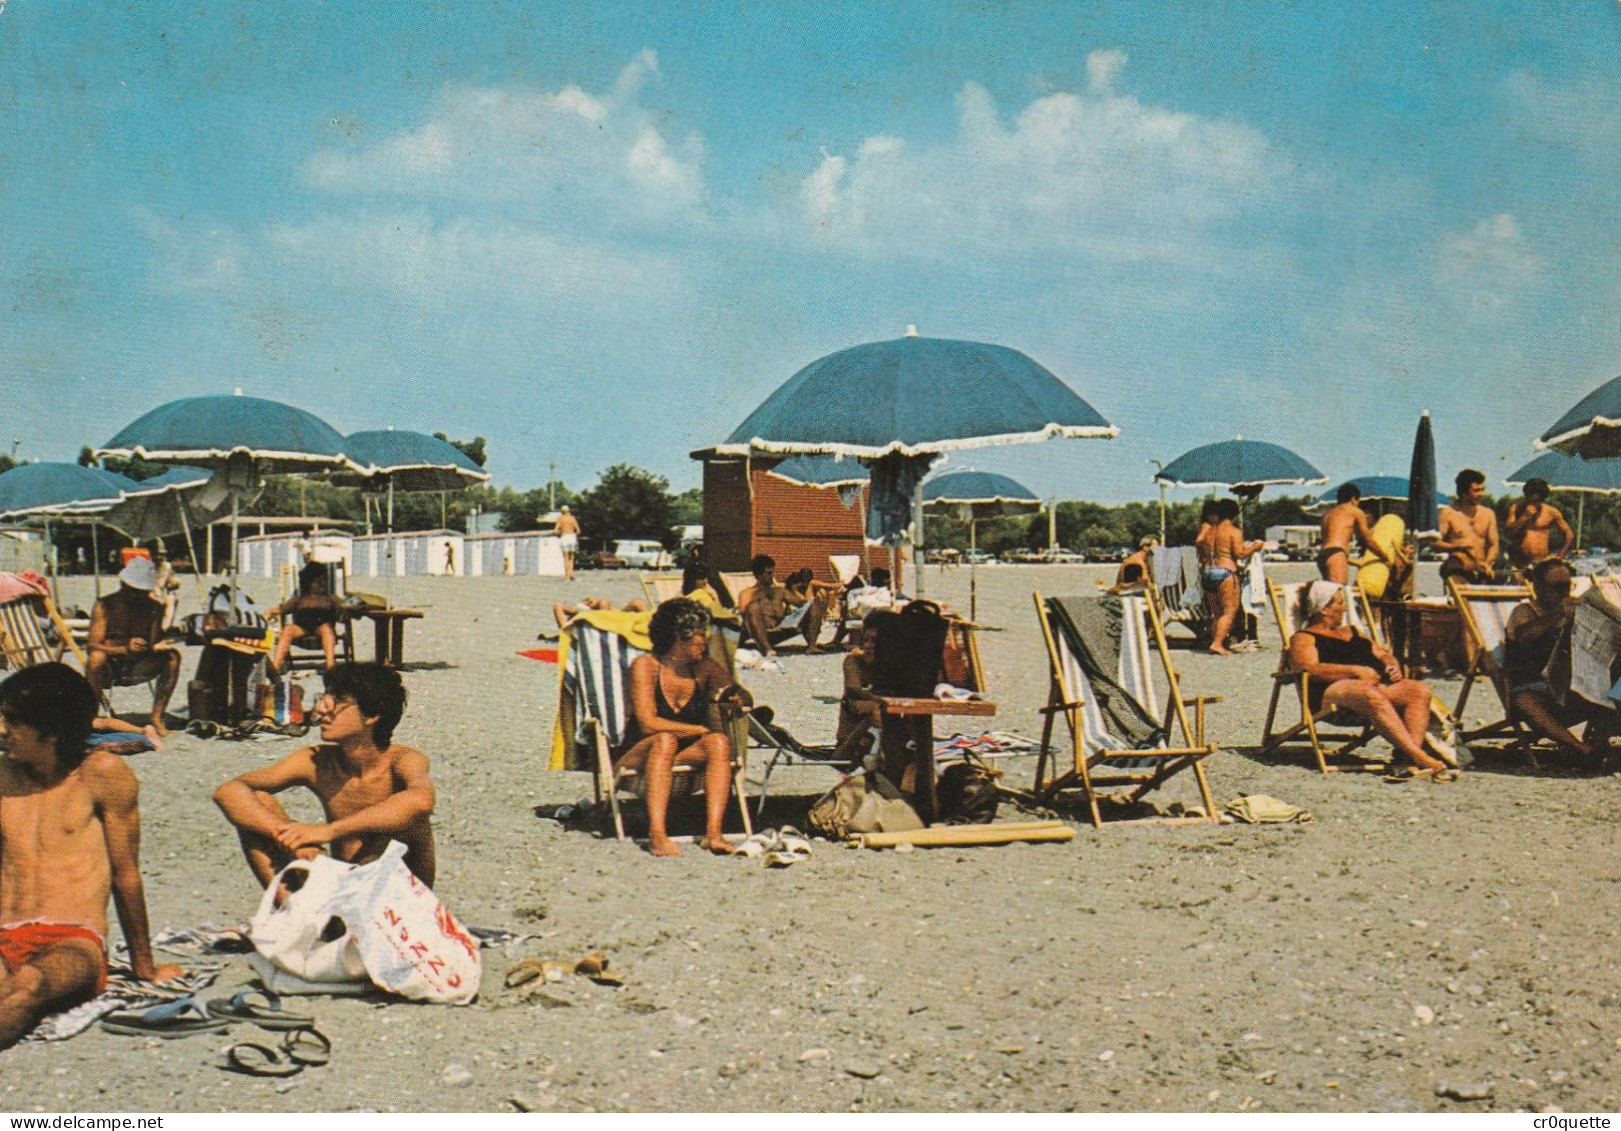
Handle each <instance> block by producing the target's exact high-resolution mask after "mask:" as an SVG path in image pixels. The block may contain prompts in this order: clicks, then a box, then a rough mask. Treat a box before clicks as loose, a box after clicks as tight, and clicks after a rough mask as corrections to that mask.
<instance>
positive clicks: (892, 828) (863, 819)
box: [807, 775, 923, 840]
mask: <svg viewBox="0 0 1621 1131" xmlns="http://www.w3.org/2000/svg"><path fill="white" fill-rule="evenodd" d="M874 777H875V780H881V779H878V778H877V775H874ZM883 784H884V785H887V784H888V783H887V782H886V783H883ZM881 788H882V786H880V787H879V788H874V789H867V788H866V787H865V786H864V785H863V784H862V782H861V779H859V778H847V779H845V780H844V781H842V782H840V783H839V784H838V785H837V786H835V787H834V789H833V791H832V792H831V793H829V794H827V795H826V796H825V797H823V798H822V799H821V800H820V801H818V802H817V803H816V804H815V805H813V806H811V811H810V814H809V816H808V817H807V820H808V822H809V823H810V827H811V830H812V831H813V832H816V833H818V834H820V835H821V836H825V837H827V838H828V839H830V840H843V839H845V838H846V837H848V836H852V835H854V834H856V833H902V832H910V831H911V830H913V829H921V828H922V827H923V818H921V817H919V816H918V815H917V810H916V809H913V808H912V807H911V806H910V805H908V804H907V803H906V802H905V801H903V800H902V799H901V798H900V797H899V796H898V795H896V796H890V797H886V796H884V793H886V792H887V793H892V794H893V793H895V790H894V788H893V787H890V788H889V789H887V790H884V791H883V792H880V789H881Z"/></svg>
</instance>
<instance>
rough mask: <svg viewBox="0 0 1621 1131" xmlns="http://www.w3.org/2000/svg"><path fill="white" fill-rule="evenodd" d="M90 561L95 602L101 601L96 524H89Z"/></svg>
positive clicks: (99, 553)
mask: <svg viewBox="0 0 1621 1131" xmlns="http://www.w3.org/2000/svg"><path fill="white" fill-rule="evenodd" d="M90 560H91V561H92V562H94V563H95V565H94V567H93V571H94V573H95V575H96V600H98V601H99V600H101V544H100V543H99V542H98V541H97V539H96V523H95V522H93V521H92V522H91V523H90Z"/></svg>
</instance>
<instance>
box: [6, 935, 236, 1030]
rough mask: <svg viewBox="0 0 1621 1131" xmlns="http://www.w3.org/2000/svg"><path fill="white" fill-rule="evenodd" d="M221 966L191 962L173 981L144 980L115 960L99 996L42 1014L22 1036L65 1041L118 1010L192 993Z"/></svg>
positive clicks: (210, 982) (209, 981)
mask: <svg viewBox="0 0 1621 1131" xmlns="http://www.w3.org/2000/svg"><path fill="white" fill-rule="evenodd" d="M120 949H122V947H120ZM221 969H222V967H220V966H218V965H215V964H211V963H202V964H199V963H191V964H189V965H188V967H187V970H186V973H185V974H184V975H182V976H181V977H179V978H175V979H173V980H172V981H168V982H142V981H139V980H138V979H137V978H136V977H135V973H134V971H132V970H131V969H130V968H129V964H128V963H127V962H124V961H122V960H115V961H113V962H111V963H109V964H108V966H107V988H106V989H105V990H104V991H102V993H101V994H100V995H99V996H97V997H93V998H91V999H90V1000H89V1001H86V1002H81V1003H80V1004H78V1005H76V1006H74V1007H73V1008H72V1009H64V1010H62V1011H61V1012H60V1013H52V1014H50V1015H48V1016H46V1017H43V1018H41V1019H40V1022H39V1024H38V1025H35V1026H34V1028H33V1030H32V1031H31V1032H29V1033H28V1034H27V1035H26V1036H24V1037H23V1040H24V1041H65V1040H67V1038H69V1037H76V1036H78V1035H79V1034H80V1033H82V1032H84V1031H85V1030H86V1029H88V1028H90V1026H92V1025H94V1024H95V1023H96V1022H97V1021H99V1020H101V1019H102V1018H103V1017H105V1016H107V1014H109V1013H112V1012H114V1011H115V1010H119V1009H145V1008H147V1007H148V1006H153V1005H162V1004H163V1003H164V1002H167V1001H178V1000H179V999H181V998H184V997H190V996H192V995H193V994H195V993H197V992H199V991H201V990H205V989H207V988H208V987H209V986H211V985H213V984H214V980H215V979H216V978H218V977H219V975H220V970H221Z"/></svg>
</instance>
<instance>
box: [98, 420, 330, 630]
mask: <svg viewBox="0 0 1621 1131" xmlns="http://www.w3.org/2000/svg"><path fill="white" fill-rule="evenodd" d="M96 454H97V455H98V456H117V457H121V458H131V457H136V458H140V459H144V460H149V461H151V462H153V463H177V464H189V465H192V466H196V467H206V468H208V469H209V470H210V471H212V472H214V474H215V477H216V482H217V484H218V486H219V488H220V489H222V490H224V491H225V492H227V493H228V494H229V496H230V501H231V563H232V568H233V569H234V568H235V564H236V553H237V525H238V523H237V519H238V516H239V514H240V510H241V499H242V496H243V494H244V493H246V492H249V491H253V490H255V489H257V487H258V485H259V482H260V479H261V477H263V476H265V475H293V474H299V473H309V472H316V471H322V470H327V469H338V468H348V467H354V464H353V463H352V462H351V461H350V460H349V459H348V457H346V456H345V455H344V454H343V437H342V436H341V435H339V433H338V431H337V429H335V428H333V427H332V426H331V425H330V424H328V423H327V422H326V421H324V420H322V419H321V418H320V417H318V416H316V415H314V414H313V413H309V412H306V411H304V410H303V409H301V408H294V407H293V406H292V405H288V404H282V403H281V402H280V401H269V400H264V399H262V398H260V397H245V396H242V395H241V394H240V393H238V394H236V395H235V396H207V397H184V398H182V399H180V400H177V401H170V402H168V403H167V404H162V405H159V406H158V407H157V408H155V409H153V410H152V411H151V412H148V413H146V414H145V415H144V416H141V417H138V418H137V419H136V420H134V421H133V422H132V423H130V424H128V425H126V426H125V427H124V428H122V429H120V430H119V432H118V433H117V434H116V435H115V436H113V438H112V439H110V440H108V441H107V442H106V443H105V444H103V445H102V446H101V447H100V448H98V449H97V450H96ZM232 598H233V601H234V599H235V589H234V588H233V590H232Z"/></svg>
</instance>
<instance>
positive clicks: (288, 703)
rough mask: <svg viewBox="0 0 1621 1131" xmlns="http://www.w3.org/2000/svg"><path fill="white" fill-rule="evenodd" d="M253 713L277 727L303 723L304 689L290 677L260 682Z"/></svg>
mask: <svg viewBox="0 0 1621 1131" xmlns="http://www.w3.org/2000/svg"><path fill="white" fill-rule="evenodd" d="M254 713H255V714H257V715H258V716H259V717H260V718H261V719H263V720H264V721H265V722H267V723H274V724H276V725H277V726H279V727H286V726H302V725H303V723H304V689H303V688H302V687H301V686H299V685H298V684H296V683H294V682H293V681H292V680H290V679H282V680H277V681H276V682H275V683H261V684H260V685H259V693H258V696H257V698H256V699H255V701H254Z"/></svg>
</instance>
